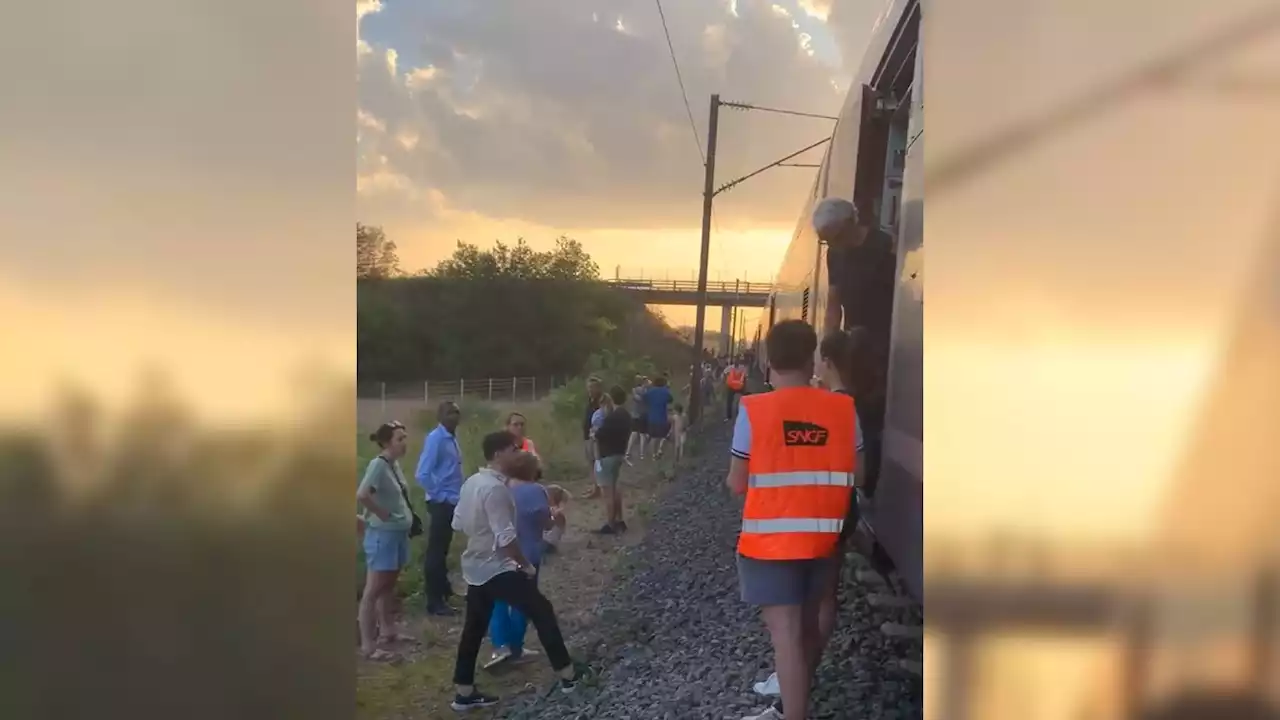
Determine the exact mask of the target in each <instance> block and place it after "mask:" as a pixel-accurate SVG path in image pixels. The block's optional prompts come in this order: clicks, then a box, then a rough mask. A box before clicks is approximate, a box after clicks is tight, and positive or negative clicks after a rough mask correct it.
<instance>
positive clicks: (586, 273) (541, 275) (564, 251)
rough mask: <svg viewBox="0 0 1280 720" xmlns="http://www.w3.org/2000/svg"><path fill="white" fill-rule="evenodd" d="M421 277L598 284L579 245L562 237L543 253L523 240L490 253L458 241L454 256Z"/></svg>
mask: <svg viewBox="0 0 1280 720" xmlns="http://www.w3.org/2000/svg"><path fill="white" fill-rule="evenodd" d="M424 274H425V275H427V276H428V277H434V278H440V279H449V280H597V279H599V277H600V268H599V266H597V265H596V263H595V261H594V260H592V259H591V256H590V255H588V254H587V251H586V250H584V249H583V247H582V243H580V242H578V241H577V240H574V239H572V238H568V237H565V236H563V235H562V236H560V237H558V238H556V244H555V249H553V250H547V251H542V252H539V251H536V250H534V249H533V248H531V247H529V245H528V243H526V242H525V241H524V238H517V239H516V244H515V245H507V244H505V243H503V242H498V243H497V244H495V245H494V247H493V249H492V250H481V249H480V248H478V247H476V246H475V245H471V244H468V243H464V242H462V241H461V240H459V241H458V247H457V249H455V250H454V251H453V255H451V256H450V257H449V258H447V259H446V260H443V261H442V262H441V263H440V264H439V265H437V266H436V267H435V268H434V269H432V270H428V271H426V272H425V273H424Z"/></svg>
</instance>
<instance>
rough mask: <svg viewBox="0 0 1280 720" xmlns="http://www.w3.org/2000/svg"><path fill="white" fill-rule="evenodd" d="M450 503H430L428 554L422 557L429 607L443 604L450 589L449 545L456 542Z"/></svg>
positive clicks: (452, 506) (451, 504) (453, 506)
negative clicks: (454, 540)
mask: <svg viewBox="0 0 1280 720" xmlns="http://www.w3.org/2000/svg"><path fill="white" fill-rule="evenodd" d="M456 507H457V506H456V505H454V504H453V503H447V502H428V503H427V518H428V527H427V551H426V554H425V555H424V556H423V558H422V580H423V585H424V586H425V587H424V588H423V591H424V594H425V595H426V599H427V607H428V608H430V607H432V606H433V605H435V604H436V603H443V602H444V601H445V600H446V599H448V597H449V595H450V594H451V591H450V587H449V564H448V563H449V545H450V544H451V543H452V542H453V511H454V508H456Z"/></svg>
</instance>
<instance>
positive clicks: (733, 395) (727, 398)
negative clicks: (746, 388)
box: [724, 388, 742, 420]
mask: <svg viewBox="0 0 1280 720" xmlns="http://www.w3.org/2000/svg"><path fill="white" fill-rule="evenodd" d="M740 395H742V391H741V390H734V389H732V388H729V389H728V390H727V391H726V392H725V394H724V419H725V420H732V419H733V401H734V400H735V399H737V398H738V396H740Z"/></svg>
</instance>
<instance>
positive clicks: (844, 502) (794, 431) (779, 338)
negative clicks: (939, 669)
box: [725, 320, 858, 720]
mask: <svg viewBox="0 0 1280 720" xmlns="http://www.w3.org/2000/svg"><path fill="white" fill-rule="evenodd" d="M817 345H818V339H817V335H816V333H814V330H813V327H812V326H810V325H809V324H808V323H806V322H804V321H801V320H786V321H783V322H780V323H778V324H777V325H774V326H773V328H771V329H770V330H769V334H768V336H767V337H766V339H765V346H766V348H767V352H768V358H769V365H770V368H771V375H772V378H773V383H774V388H775V389H774V390H773V392H768V393H762V394H759V395H748V396H746V397H744V398H742V402H741V405H740V407H739V409H738V417H737V419H736V421H735V423H734V432H733V441H732V444H731V455H732V456H731V458H730V463H729V473H728V475H727V477H726V478H725V484H726V485H728V486H729V488H730V490H731V491H732V492H734V493H735V494H737V495H745V496H746V504H745V506H744V508H743V519H742V531H741V533H740V534H739V536H738V582H739V585H740V587H741V597H742V600H743V601H744V602H747V603H751V604H753V605H759V606H760V614H761V616H762V618H763V619H764V622H765V626H766V627H767V628H768V630H769V637H770V640H771V642H772V644H773V650H774V662H775V667H776V668H777V671H778V681H779V685H780V686H781V688H780V689H781V691H782V701H781V703H780V704H776V705H774V706H773V707H770V708H768V709H767V710H765V711H764V713H763V714H761V715H758V716H755V720H781V719H782V718H786V719H787V720H796V719H797V718H799V719H801V720H803V718H806V717H807V716H808V709H809V708H808V706H809V688H810V685H811V683H812V682H813V677H814V672H815V670H816V669H817V666H818V661H819V660H820V659H821V657H822V651H823V648H824V647H825V645H826V642H827V639H828V638H829V636H830V633H831V631H832V629H833V626H834V623H831V622H829V621H824V619H823V618H834V609H835V608H834V601H835V591H834V590H833V589H832V585H833V583H834V582H835V581H836V579H837V573H836V572H834V571H833V570H832V567H831V566H832V564H833V563H838V562H839V558H840V554H839V544H840V534H841V530H842V529H843V525H844V521H845V517H846V514H847V513H848V510H849V504H850V502H851V498H852V493H853V487H854V484H855V482H856V477H855V474H856V472H857V468H858V466H857V461H858V458H857V452H856V436H857V412H856V411H855V409H854V402H853V399H852V398H850V397H848V396H846V395H842V394H838V393H833V392H829V391H827V390H820V389H818V388H813V387H810V386H809V380H810V378H812V377H813V374H814V357H813V356H814V351H815V350H817Z"/></svg>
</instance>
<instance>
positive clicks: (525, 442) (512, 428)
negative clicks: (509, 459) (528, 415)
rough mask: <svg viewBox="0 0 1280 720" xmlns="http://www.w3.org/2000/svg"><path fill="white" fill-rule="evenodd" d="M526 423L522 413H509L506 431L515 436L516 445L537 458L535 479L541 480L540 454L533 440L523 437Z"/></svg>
mask: <svg viewBox="0 0 1280 720" xmlns="http://www.w3.org/2000/svg"><path fill="white" fill-rule="evenodd" d="M527 423H528V420H526V419H525V416H524V415H522V414H520V413H518V412H513V413H511V414H510V415H507V426H506V430H507V432H509V433H511V434H512V435H515V436H516V441H517V442H518V447H519V449H520V450H521V451H522V452H527V453H529V454H530V455H532V456H534V457H535V458H537V459H538V478H537V479H538V481H541V480H542V456H541V455H539V454H538V448H537V447H536V446H535V445H534V444H533V441H532V440H530V439H529V438H528V437H525V434H524V433H525V425H526V424H527Z"/></svg>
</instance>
